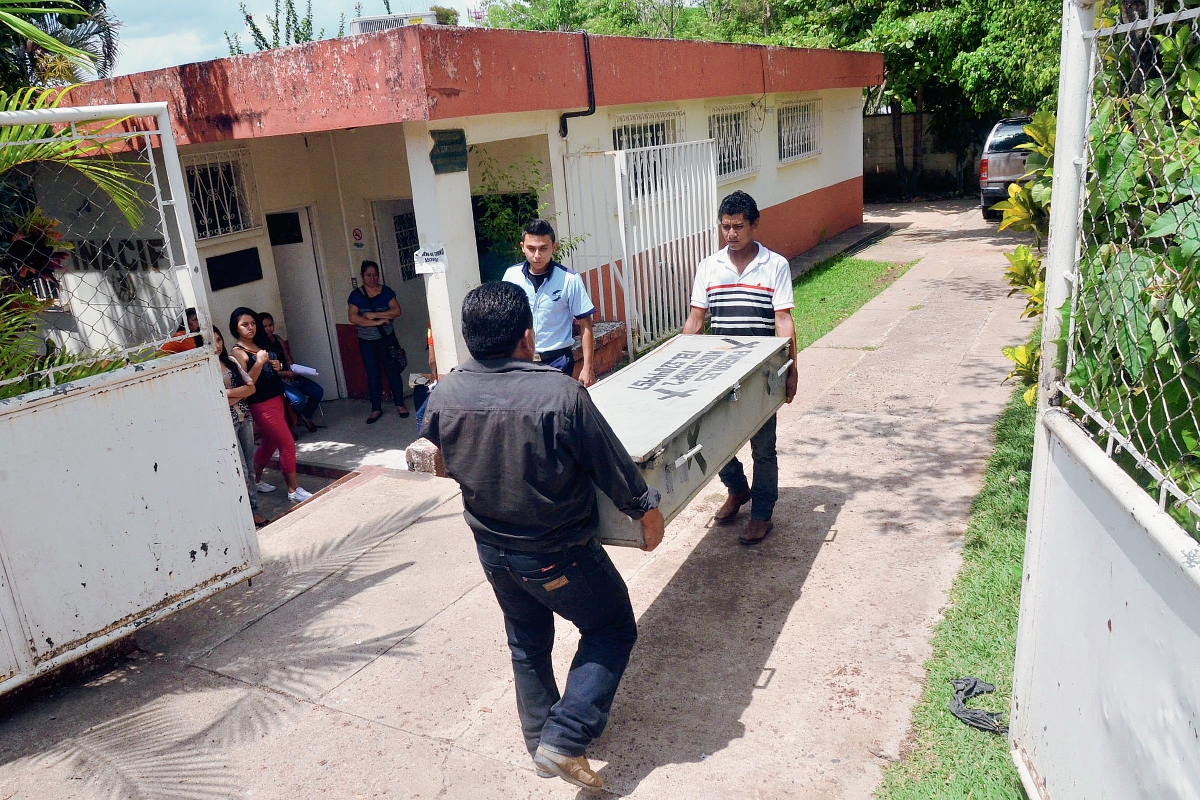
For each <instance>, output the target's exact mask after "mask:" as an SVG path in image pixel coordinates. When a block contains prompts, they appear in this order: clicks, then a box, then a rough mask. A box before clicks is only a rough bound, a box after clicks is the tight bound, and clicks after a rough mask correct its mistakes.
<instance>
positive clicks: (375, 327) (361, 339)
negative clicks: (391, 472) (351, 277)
mask: <svg viewBox="0 0 1200 800" xmlns="http://www.w3.org/2000/svg"><path fill="white" fill-rule="evenodd" d="M359 274H360V275H362V286H361V287H359V288H357V289H355V290H354V291H353V292H351V293H350V297H349V299H348V300H347V301H346V302H347V303H348V305H349V310H348V315H349V317H350V322H352V323H354V324H355V325H357V326H358V351H359V352H360V353H362V360H363V366H364V367H365V368H366V370H367V393H368V395H369V396H370V398H371V415H370V416H369V417H367V424H368V425H371V424H372V423H374V422H376V421H377V420H378V419H379V418H380V417H382V416H383V376H384V375H385V374H386V375H387V380H388V386H389V387H390V388H391V390H392V402H393V403H395V404H396V412H397V413H398V414H400V416H401V417H407V416H408V408H407V407H406V406H405V405H404V382H403V380H401V376H400V373H401V372H403V371H404V367H405V366H407V363H400V362H401V361H402V360H403V361H405V362H407V359H406V358H404V357H403V356H404V349H403V348H402V347H400V345H399V343H398V342H397V340H396V331H395V328H394V327H393V325H392V321H393V320H395V319H397V318H398V317H399V316H400V301H399V300H397V299H396V293H395V292H393V291H392V290H391V289H390V288H388V287H387V286H386V285H384V283H383V281H382V280H381V279H380V277H379V265H378V264H376V263H375V262H374V261H364V262H362V268H361V269H360V270H359ZM396 351H399V352H396Z"/></svg>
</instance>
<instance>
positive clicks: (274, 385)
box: [229, 308, 312, 503]
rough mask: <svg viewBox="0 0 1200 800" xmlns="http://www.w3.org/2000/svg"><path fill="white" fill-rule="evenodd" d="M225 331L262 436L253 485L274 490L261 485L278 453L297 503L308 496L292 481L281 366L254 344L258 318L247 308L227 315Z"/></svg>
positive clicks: (290, 493)
mask: <svg viewBox="0 0 1200 800" xmlns="http://www.w3.org/2000/svg"><path fill="white" fill-rule="evenodd" d="M229 332H230V333H231V334H233V336H234V337H235V338H236V339H237V344H235V345H234V346H233V348H232V350H233V352H232V353H231V355H232V356H233V357H234V359H235V360H236V361H237V362H238V366H240V367H241V368H242V369H243V370H245V371H246V373H247V374H248V375H249V376H250V380H252V381H254V394H252V395H250V396H249V397H248V398H246V403H247V404H248V405H249V406H250V416H251V417H253V418H254V427H255V428H257V429H258V432H259V433H260V434H261V435H262V441H261V443H260V444H259V446H258V450H257V451H256V452H255V453H254V482H255V483H256V484H257V486H258V490H259V491H260V492H270V491H274V489H275V487H274V486H271V485H270V484H266V483H263V482H262V474H263V470H264V469H266V467H267V464H268V462H270V460H271V456H273V455H274V454H275V451H276V450H278V451H279V469H280V471H281V472H282V473H283V478H284V480H285V481H287V488H288V499H289V500H291V501H293V502H296V503H301V502H303V501H305V500H307V499H308V498H310V497H312V495H311V494H309V493H308V492H307V491H305V489H304V487H302V486H301V485H300V484H299V482H298V480H297V478H296V440H295V439H294V438H292V429H291V428H289V427H288V424H287V415H286V414H284V412H283V379H282V378H280V377H279V370H280V369H281V368H282V366H283V365H282V364H281V363H280V362H279V360H278V359H274V360H273V359H271V354H270V353H268V352H267V351H266V350H264V349H263V348H261V347H259V346H258V345H257V344H255V342H254V337H255V336H256V335H257V334H258V315H257V314H255V313H254V312H253V311H252V310H251V309H249V308H236V309H234V311H233V314H231V315H230V316H229Z"/></svg>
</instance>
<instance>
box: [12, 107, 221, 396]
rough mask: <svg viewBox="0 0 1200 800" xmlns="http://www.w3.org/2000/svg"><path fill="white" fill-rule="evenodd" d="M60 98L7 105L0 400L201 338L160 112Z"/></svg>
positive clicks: (184, 209) (183, 206)
mask: <svg viewBox="0 0 1200 800" xmlns="http://www.w3.org/2000/svg"><path fill="white" fill-rule="evenodd" d="M58 98H59V96H58V95H57V93H46V94H40V93H35V92H30V93H23V94H22V95H18V96H16V97H14V98H8V101H9V102H8V103H7V107H6V108H4V109H0V110H3V111H10V112H11V111H18V112H21V113H18V114H4V115H0V116H2V117H3V119H2V120H0V399H3V398H6V397H13V396H16V395H19V394H23V393H26V392H30V391H36V390H38V389H45V388H49V387H55V386H60V385H62V384H63V383H66V382H68V381H71V380H75V379H78V378H80V377H84V376H87V375H93V374H96V373H100V372H105V371H109V370H112V369H116V368H118V367H121V366H124V365H126V364H129V363H131V362H136V361H143V360H146V359H149V358H154V357H156V356H158V355H161V354H162V353H164V352H169V351H178V350H182V349H187V348H189V347H191V346H194V345H195V344H198V343H200V341H201V340H200V339H199V338H193V337H192V336H191V335H189V334H193V333H198V332H199V325H198V320H196V319H195V317H194V316H193V318H192V319H193V321H192V322H191V325H192V327H194V328H195V330H191V329H189V319H188V317H189V315H188V314H187V313H186V311H187V307H188V306H189V302H188V299H190V298H191V297H192V290H191V287H190V284H189V283H188V278H187V275H186V271H181V269H180V267H181V265H183V264H185V262H186V261H187V258H186V255H185V254H184V253H183V252H182V250H183V248H182V247H181V245H180V242H181V239H180V237H179V234H178V227H177V225H176V223H175V219H174V213H175V205H174V203H172V202H171V199H170V196H169V190H168V188H167V183H168V182H167V179H166V175H165V168H166V164H165V162H164V160H163V151H162V149H161V137H160V136H159V130H158V128H157V117H155V116H145V117H143V116H117V117H110V118H104V119H94V118H93V119H88V118H81V119H77V120H71V119H69V117H71V116H72V115H74V116H81V115H80V114H79V113H78V112H73V111H71V110H68V109H56V108H53V106H54V105H55V104H56V102H57V100H58ZM31 106H32V107H34V110H32V111H28V110H26V109H28V108H29V107H31ZM84 116H85V117H86V115H84ZM17 121H19V124H12V123H13V122H17ZM6 123H7V124H6ZM154 145H158V149H156V147H154ZM180 212H181V213H187V205H186V204H185V203H181V204H180ZM185 269H186V268H185ZM164 347H165V350H164V349H163V348H164Z"/></svg>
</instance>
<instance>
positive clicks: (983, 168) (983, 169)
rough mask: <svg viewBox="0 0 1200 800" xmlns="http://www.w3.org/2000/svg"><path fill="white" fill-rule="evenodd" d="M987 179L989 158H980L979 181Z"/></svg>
mask: <svg viewBox="0 0 1200 800" xmlns="http://www.w3.org/2000/svg"><path fill="white" fill-rule="evenodd" d="M986 180H987V159H986V158H981V159H979V182H980V183H983V182H984V181H986Z"/></svg>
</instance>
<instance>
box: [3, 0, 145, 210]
mask: <svg viewBox="0 0 1200 800" xmlns="http://www.w3.org/2000/svg"><path fill="white" fill-rule="evenodd" d="M0 2H3V0H0ZM70 88H71V87H67V88H64V89H38V88H28V89H21V90H18V91H16V92H14V93H13V94H12V95H8V94H6V93H4V92H0V110H3V111H27V110H35V109H45V108H55V107H57V106H58V104H59V103H60V102H62V99H63V97H64V95H65V94H66V93H67V92H68V91H69V90H70ZM129 119H130V118H129V117H125V118H122V119H118V120H111V121H109V122H107V123H105V124H103V125H101V126H99V127H98V128H96V129H93V130H92V131H90V133H91V134H92V137H95V136H99V135H102V134H104V133H107V132H109V131H112V130H114V129H116V128H118V127H119V126H121V125H122V124H123V123H124V122H126V121H127V120H129ZM122 141H123V140H122V139H120V138H116V139H110V140H97V139H96V138H90V137H89V138H75V137H72V136H71V130H70V129H69V128H61V129H59V130H55V129H54V126H52V125H50V124H49V123H35V124H31V125H6V126H0V176H2V175H4V173H6V172H8V171H9V170H11V169H13V168H15V167H19V166H22V165H25V164H38V163H49V164H59V165H62V166H65V167H70V168H71V169H74V170H75V171H76V172H78V173H80V174H81V175H83V176H84V177H85V178H87V179H88V180H90V181H91V182H92V183H94V184H95V185H96V186H97V187H99V189H100V190H101V191H102V192H104V193H105V194H106V195H108V197H109V199H111V200H112V202H113V205H115V206H116V207H117V209H118V210H119V211H120V212H121V214H122V215H124V217H125V220H126V221H127V222H128V223H129V225H130V227H131V228H133V229H134V230H137V229H138V228H140V227H141V224H142V219H143V216H144V210H143V201H142V198H141V196H140V195H139V193H138V191H139V189H141V188H142V187H145V186H146V185H147V184H146V181H144V180H142V179H141V178H139V177H138V176H137V175H136V174H134V173H133V172H131V171H130V169H129V167H128V165H127V164H124V163H122V162H121V161H118V160H117V158H116V157H115V155H114V152H113V150H114V148H115V147H116V146H117V145H119V144H120V143H122Z"/></svg>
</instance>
